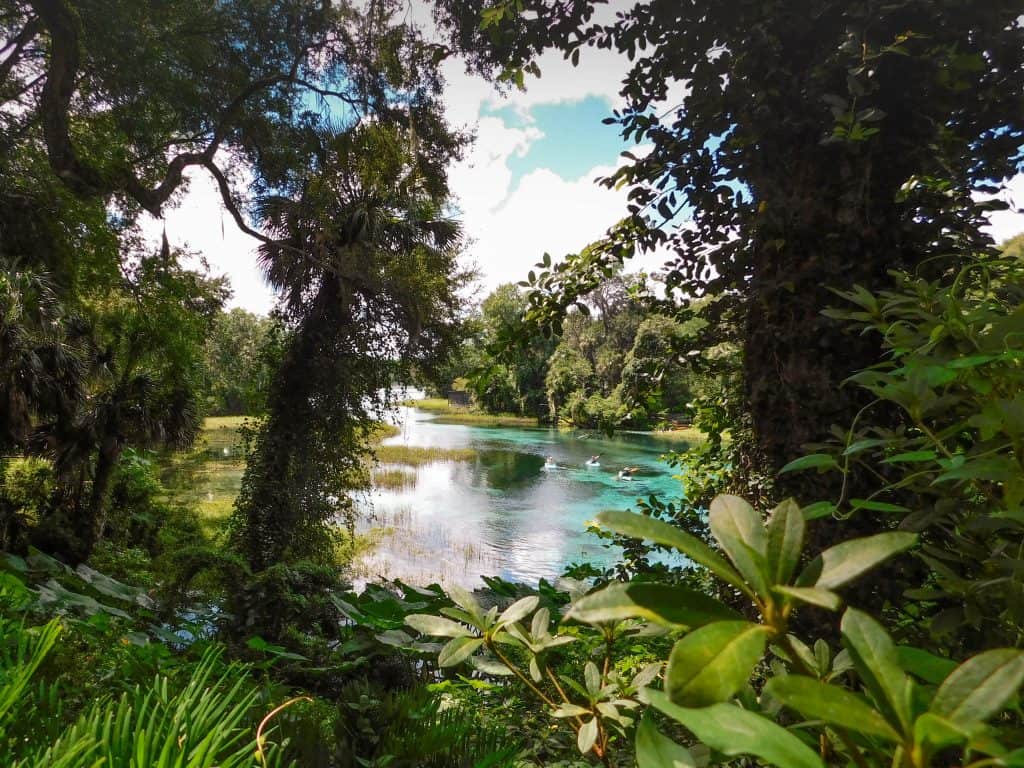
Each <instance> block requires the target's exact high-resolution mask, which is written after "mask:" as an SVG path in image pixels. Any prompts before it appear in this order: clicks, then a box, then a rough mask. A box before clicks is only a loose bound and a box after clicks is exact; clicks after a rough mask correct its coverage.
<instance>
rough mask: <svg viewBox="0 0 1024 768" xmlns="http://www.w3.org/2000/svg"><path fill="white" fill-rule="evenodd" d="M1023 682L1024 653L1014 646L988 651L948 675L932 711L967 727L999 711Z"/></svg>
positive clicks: (933, 702) (937, 694)
mask: <svg viewBox="0 0 1024 768" xmlns="http://www.w3.org/2000/svg"><path fill="white" fill-rule="evenodd" d="M1022 683H1024V653H1022V652H1021V651H1018V650H1015V649H1013V648H997V649H995V650H993V651H985V652H984V653H979V654H978V655H977V656H973V657H972V658H970V659H968V660H967V661H965V662H964V663H963V664H961V665H960V666H959V667H957V668H956V669H955V670H953V672H952V673H951V674H950V675H949V677H947V678H946V680H945V682H943V683H942V685H941V686H940V687H939V690H938V691H936V693H935V698H934V699H933V700H932V705H931V711H932V712H933V713H935V714H936V715H938V716H940V717H943V718H945V719H946V720H949V721H950V722H952V723H953V724H954V725H957V726H961V727H966V726H968V725H970V724H971V723H978V722H984V721H985V720H987V719H988V718H990V717H992V716H993V715H995V714H997V713H998V712H999V711H1000V710H1002V709H1003V707H1005V706H1006V703H1007V702H1008V701H1009V700H1010V699H1011V698H1012V697H1013V695H1014V694H1016V693H1017V691H1018V690H1019V689H1020V686H1021V684H1022Z"/></svg>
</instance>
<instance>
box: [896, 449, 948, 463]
mask: <svg viewBox="0 0 1024 768" xmlns="http://www.w3.org/2000/svg"><path fill="white" fill-rule="evenodd" d="M938 457H939V456H938V454H937V453H935V451H907V452H906V453H897V454H896V455H895V456H890V457H889V458H887V459H883V460H882V463H883V464H914V463H916V462H920V461H934V460H935V459H937V458H938Z"/></svg>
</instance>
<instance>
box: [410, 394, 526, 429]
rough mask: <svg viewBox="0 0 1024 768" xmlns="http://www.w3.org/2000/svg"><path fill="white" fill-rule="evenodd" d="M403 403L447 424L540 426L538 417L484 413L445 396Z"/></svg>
mask: <svg viewBox="0 0 1024 768" xmlns="http://www.w3.org/2000/svg"><path fill="white" fill-rule="evenodd" d="M402 405H405V406H409V407H410V408H418V409H419V410H421V411H426V412H427V413H432V414H436V415H437V416H438V421H439V422H442V423H445V424H469V425H472V426H477V427H536V426H538V423H537V419H535V418H533V417H532V416H516V415H515V414H512V413H483V412H482V411H477V410H474V409H473V408H469V407H466V406H461V405H452V404H451V403H449V402H448V401H447V400H445V399H444V398H443V397H428V398H422V399H419V400H406V401H405V402H403V403H402Z"/></svg>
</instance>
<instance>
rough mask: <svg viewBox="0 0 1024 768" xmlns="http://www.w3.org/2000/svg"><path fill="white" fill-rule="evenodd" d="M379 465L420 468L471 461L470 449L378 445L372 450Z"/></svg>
mask: <svg viewBox="0 0 1024 768" xmlns="http://www.w3.org/2000/svg"><path fill="white" fill-rule="evenodd" d="M374 453H375V454H376V456H377V460H378V461H380V463H381V464H404V465H405V466H407V467H420V466H423V465H424V464H432V463H434V462H437V461H472V460H473V459H475V458H476V451H475V450H473V449H472V448H423V447H420V446H415V445H379V446H377V447H376V448H375V449H374Z"/></svg>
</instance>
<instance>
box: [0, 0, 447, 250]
mask: <svg viewBox="0 0 1024 768" xmlns="http://www.w3.org/2000/svg"><path fill="white" fill-rule="evenodd" d="M397 7H398V4H397V3H395V2H391V1H390V0H389V1H388V2H380V3H374V4H372V5H371V6H370V7H368V8H365V9H362V10H357V8H356V7H355V4H352V3H349V2H334V3H319V4H314V3H306V2H301V1H299V0H274V1H272V2H257V1H255V0H228V1H227V2H221V3H214V4H210V3H205V2H197V0H172V2H167V3H161V4H159V5H152V4H140V3H137V2H134V1H133V0H31V1H30V2H21V1H20V0H4V2H3V4H2V5H0V9H2V13H0V25H2V26H0V31H2V34H3V37H4V39H5V40H10V41H11V45H10V46H7V47H6V48H5V58H4V59H3V60H2V61H0V82H2V88H0V98H2V99H3V103H4V105H5V107H7V108H5V109H4V110H3V111H2V112H0V121H2V123H3V135H4V136H5V137H6V138H7V141H6V142H5V147H4V149H5V151H8V150H10V148H12V147H19V146H28V145H32V146H41V147H42V148H43V149H44V151H45V157H46V159H47V161H48V163H49V165H50V167H51V168H52V170H53V173H54V175H55V176H56V177H57V178H59V179H60V180H61V181H62V182H63V183H64V184H65V185H66V186H67V187H68V188H69V189H71V190H72V191H73V192H74V193H75V194H76V195H78V196H80V197H82V198H83V199H89V198H104V199H106V198H110V197H112V196H116V197H117V198H118V199H119V201H120V202H122V203H124V204H125V205H126V207H127V209H128V210H138V209H143V210H146V211H149V212H150V213H152V214H154V215H159V214H160V211H161V210H162V208H163V207H164V206H165V205H166V204H167V203H168V202H171V201H172V198H173V196H174V194H175V193H176V192H177V191H178V190H179V189H180V188H181V187H182V184H183V183H184V180H185V178H186V177H185V174H186V171H187V170H188V169H191V168H202V169H204V170H205V171H206V172H208V173H209V174H210V175H212V176H213V178H214V179H215V180H216V181H217V183H218V186H219V188H220V191H221V197H222V200H223V203H224V205H225V206H226V207H227V209H228V211H229V212H230V213H231V215H232V216H233V217H234V219H235V221H236V223H237V224H238V226H239V227H241V228H242V229H245V230H246V231H249V232H250V233H251V234H253V235H254V236H256V237H260V238H263V237H264V236H263V235H262V234H260V233H258V232H255V231H252V230H251V228H250V227H249V225H248V222H247V221H246V216H245V207H244V206H243V205H242V203H240V202H239V199H238V192H239V188H240V187H244V186H245V185H243V184H240V183H237V182H236V178H235V175H234V174H233V173H232V169H233V168H237V167H244V169H245V170H246V172H247V175H249V177H250V178H251V181H250V182H249V184H248V186H249V188H250V189H251V190H252V191H254V192H256V193H257V194H259V193H261V192H265V191H267V190H268V189H277V190H280V189H282V188H293V187H294V186H295V185H296V184H301V183H302V180H303V179H304V178H305V177H306V175H307V170H308V169H309V168H310V167H312V166H313V165H315V164H316V157H317V152H318V151H319V143H320V142H319V134H321V133H323V132H325V131H326V132H328V133H330V132H331V129H332V125H337V124H338V123H339V122H341V123H351V122H353V121H357V120H362V119H368V118H371V117H372V116H375V115H376V116H381V115H383V116H388V117H389V118H392V119H395V118H398V117H399V116H400V117H401V118H402V119H403V120H404V121H405V122H406V123H407V124H408V125H410V126H413V127H414V128H415V130H416V131H417V132H418V133H419V134H420V135H421V136H422V137H424V138H427V139H428V140H429V137H430V136H432V135H433V132H434V131H435V129H436V126H435V125H432V124H430V123H423V122H420V116H421V115H423V114H424V113H423V112H422V111H420V110H418V109H417V102H416V100H409V99H406V98H404V95H405V94H406V93H409V92H415V91H416V89H417V88H418V87H419V86H420V85H421V84H422V83H423V82H426V83H427V84H428V85H429V83H430V81H431V79H433V78H435V77H436V75H434V73H433V71H432V66H433V64H432V61H433V58H432V57H433V56H434V52H435V50H436V49H434V48H431V47H429V46H426V45H423V44H421V43H420V41H419V39H418V37H417V36H416V34H415V33H414V32H413V31H412V30H411V29H408V28H401V29H399V28H398V27H397V26H395V25H393V24H392V25H391V31H395V30H396V29H399V31H400V34H397V35H396V34H384V33H385V32H386V31H388V25H389V24H391V21H390V20H391V18H392V16H393V14H394V12H395V10H396V8H397ZM389 56H394V57H395V59H394V60H395V61H401V62H403V66H381V62H382V61H383V60H385V59H387V57H389ZM426 93H427V91H426V90H424V91H422V92H421V94H420V96H421V97H423V96H425V95H426ZM396 96H398V98H395V97H396ZM431 119H432V118H431Z"/></svg>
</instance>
